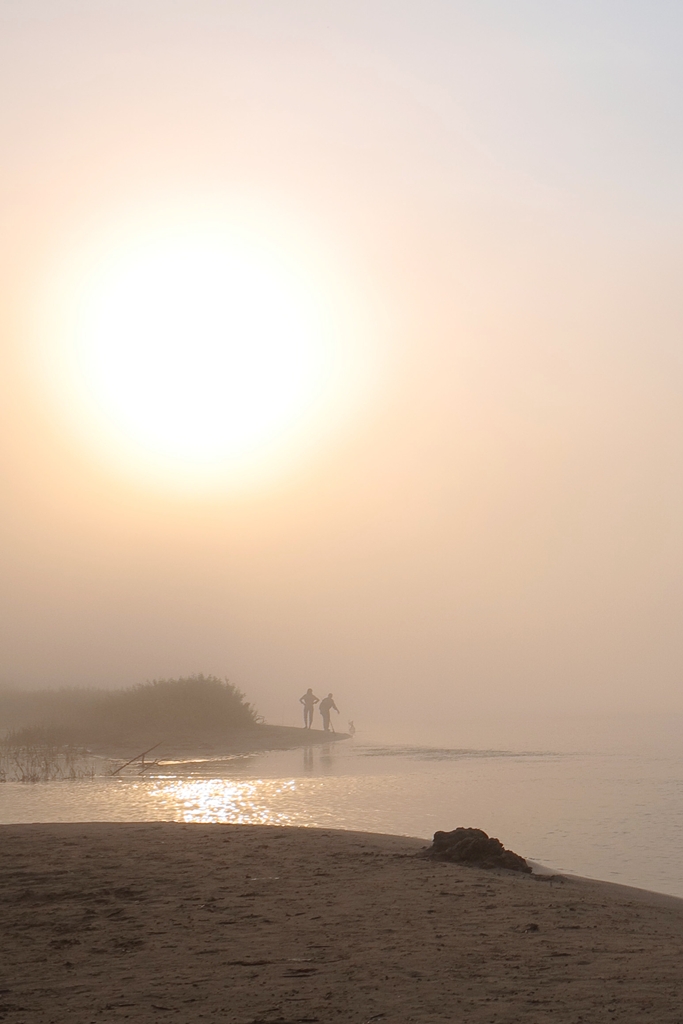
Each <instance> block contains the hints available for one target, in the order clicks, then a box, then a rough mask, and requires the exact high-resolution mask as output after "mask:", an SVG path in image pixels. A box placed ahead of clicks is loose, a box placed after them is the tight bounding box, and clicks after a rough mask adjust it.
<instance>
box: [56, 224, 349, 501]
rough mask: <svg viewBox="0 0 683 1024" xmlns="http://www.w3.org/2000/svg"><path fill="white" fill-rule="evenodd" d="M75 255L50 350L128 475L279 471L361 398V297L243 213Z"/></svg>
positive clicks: (64, 394) (70, 399) (127, 237)
mask: <svg viewBox="0 0 683 1024" xmlns="http://www.w3.org/2000/svg"><path fill="white" fill-rule="evenodd" d="M66 265H67V267H68V269H67V270H66V271H65V269H64V266H63V267H62V268H61V271H60V273H59V274H58V275H57V278H58V280H56V281H55V282H53V286H52V289H51V293H52V301H48V302H47V304H46V306H47V316H46V317H44V318H43V325H42V327H43V329H42V332H41V334H42V342H43V344H42V362H43V365H44V366H45V367H47V368H48V369H49V373H48V376H49V379H50V382H51V390H52V393H53V397H56V398H58V399H59V401H60V404H61V407H62V410H63V411H66V412H67V413H68V417H69V419H70V420H71V422H72V425H73V426H75V428H76V429H77V431H78V432H79V433H80V435H81V437H82V438H83V439H84V440H85V439H87V441H88V443H89V444H90V445H91V447H92V446H93V444H94V446H95V447H96V449H97V451H98V452H99V454H100V455H104V456H106V457H108V458H109V459H112V458H113V459H114V460H116V461H117V462H119V464H124V465H125V466H127V468H128V469H129V470H130V471H131V472H135V473H137V474H140V473H142V474H143V475H146V476H147V477H148V478H150V479H160V478H164V479H166V480H167V481H175V482H176V483H187V482H194V483H201V482H205V483H206V482H214V483H215V482H219V481H223V482H225V481H226V480H229V479H233V480H234V479H236V478H239V477H244V476H245V475H247V476H248V475H252V476H253V475H254V474H255V473H256V474H258V473H259V472H264V471H265V470H266V469H267V468H268V467H269V471H271V472H272V471H275V470H276V469H277V467H278V466H281V465H282V463H283V462H287V461H288V460H290V461H291V458H292V457H293V456H294V455H295V454H296V452H297V451H299V452H300V451H302V450H304V449H306V448H310V446H311V444H315V443H317V441H319V439H320V438H321V437H322V436H324V435H325V434H326V433H329V431H330V429H331V428H334V427H335V425H338V423H339V421H340V418H343V415H344V410H345V412H346V413H348V411H349V410H350V408H351V406H352V405H353V404H354V401H355V398H354V395H355V397H357V392H358V387H357V384H358V379H359V372H358V371H359V367H360V366H361V364H362V362H363V356H362V354H361V349H360V347H359V344H358V343H359V340H360V335H361V332H360V331H359V326H360V325H359V322H358V318H357V317H356V319H355V322H354V316H353V314H352V309H353V307H354V303H353V301H350V300H349V295H348V293H347V294H343V289H340V287H339V279H338V276H335V275H334V274H333V273H330V272H329V271H328V270H327V269H326V268H325V266H324V261H323V260H321V259H320V258H317V259H316V254H315V253H311V252H310V251H306V249H305V247H302V246H301V245H297V244H289V245H287V241H286V240H285V239H283V238H282V237H281V236H277V235H274V236H269V234H268V232H264V231H263V230H262V229H260V230H255V229H254V228H253V227H251V228H245V226H244V224H235V223H225V222H223V223H216V222H215V221H212V222H211V223H199V224H197V223H192V224H189V225H188V224H182V225H178V224H172V225H170V226H169V225H164V226H161V227H160V226H159V225H156V226H155V229H154V230H147V231H140V229H139V227H137V228H136V230H132V231H129V232H123V233H122V232H121V231H119V232H118V234H117V237H116V241H115V242H112V240H111V239H110V240H109V244H106V243H103V242H100V244H99V245H97V246H94V247H91V248H90V249H89V250H88V249H87V247H86V250H85V251H81V252H80V253H79V254H78V256H77V258H76V259H75V260H74V259H72V260H71V261H66ZM46 341H47V346H46Z"/></svg>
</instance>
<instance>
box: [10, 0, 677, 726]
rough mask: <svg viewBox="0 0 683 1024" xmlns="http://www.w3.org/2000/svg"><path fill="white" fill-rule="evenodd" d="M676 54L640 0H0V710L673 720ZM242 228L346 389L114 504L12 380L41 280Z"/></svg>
mask: <svg viewBox="0 0 683 1024" xmlns="http://www.w3.org/2000/svg"><path fill="white" fill-rule="evenodd" d="M682 58H683V9H682V8H681V6H680V4H678V3H673V2H670V3H669V2H663V0H647V2H645V0H614V2H606V0H591V2H588V0H586V2H583V0H567V2H563V0H554V2H553V3H548V2H547V0H538V2H525V0H506V2H489V0H468V2H459V0H443V2H437V0H420V2H419V3H417V2H413V0H411V2H402V0H338V2H333V0H279V2H276V0H269V2H263V0H248V2H246V0H243V2H229V0H79V2H76V0H0V82H1V85H0V89H1V95H2V103H1V104H0V138H2V140H3V142H2V151H3V152H2V161H1V163H0V182H1V187H0V267H1V271H2V281H3V288H2V298H1V306H0V330H1V332H2V356H1V359H2V363H1V374H0V400H1V406H2V411H1V414H0V415H1V417H2V423H1V431H2V435H1V453H0V458H1V473H2V486H3V499H2V504H1V505H0V510H1V516H2V539H1V541H0V543H1V549H0V551H1V555H0V557H1V561H2V569H1V579H2V608H1V614H0V621H1V626H0V630H1V631H2V635H1V650H2V663H1V665H0V681H2V682H4V683H6V684H8V685H19V686H38V685H62V684H78V685H82V684H93V685H119V684H125V685H129V684H131V683H134V682H138V681H142V680H144V679H146V678H153V677H162V676H177V675H183V674H189V673H192V672H205V673H215V674H217V675H221V676H223V675H228V676H230V677H231V679H232V680H233V681H234V682H236V683H237V684H238V685H240V686H241V687H242V688H243V689H245V690H246V692H247V693H248V695H249V696H250V697H251V698H253V699H254V701H255V702H256V704H257V705H258V707H259V709H260V710H261V711H262V712H263V713H265V715H266V716H267V717H268V719H269V720H271V721H274V720H275V721H277V720H280V721H296V720H297V718H298V711H297V704H296V701H297V698H298V696H299V695H300V693H302V692H303V690H304V689H305V688H306V687H307V686H309V685H310V686H313V687H314V688H315V689H316V690H317V691H318V692H319V693H320V691H327V690H333V691H334V693H335V697H336V698H337V702H338V704H339V706H340V708H341V710H342V712H343V714H342V719H343V720H344V721H345V720H346V718H347V717H352V718H355V720H356V723H357V724H360V725H362V726H363V727H364V728H365V729H366V730H368V731H369V732H373V731H375V732H377V731H378V730H379V729H380V726H381V724H382V723H388V724H389V725H391V726H392V727H395V729H396V734H397V735H398V734H399V731H400V733H401V735H405V734H407V733H408V732H409V730H410V729H413V730H414V732H415V735H418V734H419V735H420V736H422V735H427V734H428V733H429V734H430V735H433V736H434V737H437V736H438V737H439V739H440V740H441V739H442V738H449V737H452V738H453V740H454V741H457V740H458V738H459V736H460V733H459V731H458V730H459V729H461V727H462V722H463V721H464V720H466V719H467V717H468V716H470V717H472V716H485V715H487V714H491V715H500V714H505V713H507V712H508V711H510V712H514V713H515V714H517V715H524V714H527V713H529V714H530V713H532V712H533V713H536V712H538V711H539V710H542V711H546V710H547V711H551V712H554V711H560V712H568V713H582V712H585V713H588V714H593V713H595V714H599V713H601V712H604V711H605V710H607V709H609V708H610V707H616V708H618V709H619V710H622V711H629V712H644V711H652V712H665V713H668V712H672V713H673V712H681V711H683V698H682V696H681V675H682V672H683V630H682V629H681V614H682V612H683V545H682V543H681V518H682V515H683V485H682V477H681V469H682V462H683V433H682V429H681V428H682V427H683V404H682V402H681V387H682V385H683V349H682V344H681V327H682V324H683V317H682V312H683V309H682V303H683V298H682V296H683V292H682V290H681V271H682V269H683V268H682V260H681V255H682V249H681V241H680V239H681V220H682V213H683V186H682V182H683V121H682V115H683V109H682V108H683V59H682ZM245 197H247V199H246V200H245ZM243 202H247V205H248V206H249V208H250V209H252V210H256V211H260V212H259V214H258V216H259V217H261V218H262V219H265V221H267V222H270V221H271V219H272V222H273V223H275V222H277V224H278V225H279V227H278V231H279V232H280V237H281V240H282V234H283V232H284V235H285V236H290V237H291V238H292V239H293V241H292V245H293V246H295V247H296V246H299V245H300V243H301V239H302V238H303V239H305V240H306V242H305V245H306V246H308V251H309V255H310V253H312V254H313V255H312V256H310V259H309V266H310V265H312V264H316V265H318V264H319V265H320V266H324V267H325V268H327V269H326V273H328V275H330V276H331V278H334V279H335V280H337V283H339V294H338V295H337V296H336V299H335V298H334V296H333V297H332V298H330V295H329V294H327V293H326V295H325V297H324V299H323V298H321V299H320V302H323V301H324V302H327V303H328V306H329V308H328V309H327V314H326V315H328V316H329V318H330V322H334V323H338V324H341V323H342V322H343V320H344V315H345V314H346V313H348V305H347V300H348V303H350V304H351V305H353V307H354V310H356V312H354V315H353V317H352V321H353V322H352V325H351V327H348V326H347V327H345V328H344V330H346V331H347V333H348V337H346V336H345V337H346V340H345V341H344V339H342V345H343V346H344V345H347V343H348V346H351V347H353V346H355V351H356V356H355V358H356V364H357V365H356V369H358V367H359V366H360V369H361V370H362V371H363V372H364V373H365V377H364V383H363V387H362V388H361V391H362V394H360V392H359V395H360V397H359V396H358V395H357V396H356V397H354V398H353V400H351V399H349V402H348V408H346V410H345V412H344V415H343V416H340V417H339V421H338V422H337V421H335V425H334V429H332V428H331V427H330V424H329V423H325V422H324V416H323V417H322V418H321V419H320V420H319V422H318V424H317V426H316V423H315V422H314V421H312V423H311V425H310V426H309V427H308V428H307V429H308V436H307V437H306V438H304V439H302V438H301V437H300V438H299V440H298V441H296V439H295V441H294V442H292V445H293V447H292V449H291V450H289V451H288V452H287V455H286V457H284V456H283V458H282V460H281V464H277V465H276V463H277V458H274V459H273V460H271V463H272V465H271V472H270V474H268V473H266V474H265V475H263V476H261V477H259V478H258V480H252V479H251V478H249V476H248V474H247V475H246V476H245V478H244V479H243V480H242V482H241V483H240V482H239V481H237V482H235V481H234V480H232V481H231V482H229V483H226V482H225V481H223V482H222V483H221V482H220V481H219V482H217V483H216V485H215V486H214V487H208V488H207V487H202V488H199V487H194V486H193V485H192V484H191V483H187V482H185V483H182V484H181V483H179V482H178V481H176V485H175V486H171V485H170V484H169V485H168V486H165V485H164V484H163V482H161V483H160V482H159V481H158V480H156V478H154V473H153V472H150V479H149V480H148V481H147V480H145V479H144V475H143V476H141V475H140V473H139V472H133V470H132V461H133V460H132V459H131V472H130V473H128V472H127V469H126V456H125V455H123V456H121V457H120V458H119V460H118V461H115V460H112V458H110V456H109V453H108V452H107V451H105V448H104V446H103V447H102V450H101V451H100V450H99V449H98V445H99V441H98V436H99V435H98V433H97V430H98V427H97V426H96V424H95V420H94V419H93V423H92V424H91V425H90V426H89V424H88V422H87V418H85V419H81V420H80V421H79V422H80V424H81V426H80V431H81V436H79V432H78V429H77V428H75V427H74V423H73V422H72V421H70V420H69V415H68V410H66V405H68V402H66V403H62V404H61V405H60V402H59V396H58V395H57V396H56V397H55V395H54V394H50V393H49V388H46V384H45V380H44V376H45V375H44V373H43V372H42V370H41V368H40V366H39V365H38V363H39V362H40V358H39V357H37V356H36V354H35V353H36V346H35V333H36V327H35V323H36V316H37V314H36V311H37V310H39V311H41V316H43V319H42V320H41V324H42V327H41V330H42V331H43V333H44V334H45V332H47V335H50V331H51V330H52V328H51V326H50V323H51V321H50V319H49V308H50V307H49V301H48V300H47V299H46V298H45V296H46V295H47V293H48V291H49V289H48V286H47V285H46V281H49V280H54V279H55V275H57V277H58V275H59V273H60V272H61V270H62V269H63V267H64V266H65V265H66V264H67V263H68V262H69V260H70V259H71V258H72V254H73V252H74V251H76V250H79V247H80V250H79V251H83V252H86V253H87V252H90V251H93V247H94V248H97V247H99V248H100V250H101V249H102V247H103V246H104V248H105V249H106V246H107V244H108V243H107V239H109V238H111V237H112V234H111V233H112V231H113V232H115V231H116V230H117V225H120V224H122V223H126V224H128V223H131V222H135V223H137V222H140V223H143V222H146V219H147V218H149V217H151V218H156V221H157V222H163V220H164V218H167V220H168V222H169V223H171V222H173V221H174V218H177V217H178V216H179V215H180V214H179V211H183V210H186V209H187V208H190V207H191V208H194V207H201V208H202V210H204V211H205V212H206V211H211V210H214V209H215V210H216V211H218V210H219V208H220V209H222V208H223V206H226V207H231V205H234V204H235V203H243ZM283 225H284V227H283ZM301 244H303V243H301ZM88 247H90V249H89V248H88ZM284 250H285V252H286V251H287V240H286V238H285V243H284ZM297 251H298V250H297ZM286 258H287V257H286V256H285V259H286ZM321 294H322V293H321ZM344 296H346V298H344ZM335 301H336V302H337V304H338V308H336V309H335V306H334V303H335ZM46 304H47V306H46ZM342 306H343V307H344V308H343V309H342ZM44 307H45V308H48V315H47V320H46V319H45V315H44V312H43V310H44ZM326 308H327V307H326ZM354 318H355V319H354ZM53 333H54V338H52V339H50V338H48V342H50V343H52V342H54V344H55V345H57V346H58V345H59V343H60V342H59V340H58V339H57V340H56V341H55V338H57V328H56V327H54V330H53ZM344 351H347V349H344ZM348 351H351V348H348ZM359 352H360V356H359V355H358V353H359ZM365 371H367V372H365ZM340 387H341V388H342V390H343V387H342V385H340ZM344 387H346V385H344ZM349 387H350V385H349ZM53 390H54V389H53ZM57 390H58V389H57ZM53 399H54V400H53ZM65 410H66V411H65ZM297 445H298V448H297ZM153 478H154V479H153ZM430 730H431V731H430Z"/></svg>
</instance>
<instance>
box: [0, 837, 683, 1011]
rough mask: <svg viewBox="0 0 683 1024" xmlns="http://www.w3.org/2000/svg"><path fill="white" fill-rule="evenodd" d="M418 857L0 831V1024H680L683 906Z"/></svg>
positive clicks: (381, 845) (251, 840)
mask: <svg viewBox="0 0 683 1024" xmlns="http://www.w3.org/2000/svg"><path fill="white" fill-rule="evenodd" d="M502 838H503V839H504V837H502ZM424 845H425V841H422V840H419V839H406V838H401V837H396V836H381V835H373V834H363V833H353V832H338V831H330V830H318V829H296V828H276V827H270V826H233V825H198V824H176V823H170V822H169V823H166V822H164V823H142V824H107V823H101V824H97V823H93V824H85V825H84V824H57V825H55V824H49V825H48V824H36V825H4V826H2V827H0V871H1V874H2V887H1V892H2V929H1V930H0V936H1V939H0V941H1V943H2V948H1V951H0V977H1V983H0V1020H2V1021H6V1022H8V1024H48V1022H49V1024H66V1022H68V1024H86V1022H93V1024H104V1022H109V1021H118V1020H129V1021H132V1022H139V1024H143V1022H148V1021H159V1022H166V1021H168V1022H174V1024H194V1022H196V1021H199V1020H207V1021H218V1022H225V1024H294V1022H297V1024H305V1022H311V1024H313V1022H316V1024H327V1022H332V1021H344V1022H347V1021H348V1022H354V1024H368V1022H374V1021H378V1022H380V1021H381V1022H386V1024H408V1022H421V1024H429V1022H444V1021H467V1022H496V1024H500V1022H510V1024H512V1022H522V1021H523V1022H525V1024H534V1022H539V1024H540V1022H548V1021H550V1020H552V1021H553V1022H554V1024H559V1022H568V1024H569V1022H571V1024H578V1022H581V1021H584V1022H586V1024H600V1022H603V1021H605V1022H606V1021H610V1022H611V1021H628V1022H634V1024H635V1022H636V1021H656V1022H658V1024H666V1022H671V1024H673V1022H677V1024H680V1022H681V1021H683V980H682V978H683V971H682V969H681V963H682V962H683V959H682V954H683V901H681V900H676V899H674V898H669V897H663V896H657V895H655V894H651V893H646V892H643V891H641V890H636V889H628V888H625V887H622V886H612V885H609V884H605V883H598V882H592V881H587V880H582V879H574V878H566V879H564V880H558V879H555V880H550V881H549V880H544V879H540V878H537V877H535V876H528V875H521V874H514V873H507V872H499V871H485V870H482V869H479V868H473V867H465V866H460V865H454V864H449V863H441V862H433V861H426V860H422V859H416V858H415V857H414V854H415V853H416V852H417V851H418V850H420V849H421V848H422V847H424ZM519 852H521V853H523V852H524V851H519Z"/></svg>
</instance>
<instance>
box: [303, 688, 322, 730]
mask: <svg viewBox="0 0 683 1024" xmlns="http://www.w3.org/2000/svg"><path fill="white" fill-rule="evenodd" d="M319 700H320V697H316V695H315V694H314V693H313V690H312V689H311V688H310V686H309V687H308V689H307V690H306V692H305V694H304V695H303V697H299V704H303V706H304V729H310V728H311V726H312V725H313V708H314V707H315V706H316V704H317V703H318V702H319ZM327 717H328V718H329V717H330V716H329V712H328V715H327Z"/></svg>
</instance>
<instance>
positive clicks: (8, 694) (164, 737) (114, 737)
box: [0, 675, 259, 749]
mask: <svg viewBox="0 0 683 1024" xmlns="http://www.w3.org/2000/svg"><path fill="white" fill-rule="evenodd" d="M258 721H259V719H258V716H257V714H256V712H255V710H254V708H253V707H252V705H251V704H249V703H248V702H247V701H246V699H245V696H244V694H243V693H242V692H241V691H240V690H238V689H237V687H235V686H233V685H232V683H229V682H228V681H227V680H221V679H217V678H216V677H215V676H204V675H195V676H189V677H187V678H184V679H155V680H153V681H152V682H148V683H141V684H139V685H138V686H131V687H130V688H128V689H125V690H95V689H76V688H69V689H61V690H33V691H28V692H22V691H19V690H4V691H2V690H0V735H3V734H4V737H5V739H9V740H11V741H12V742H15V743H16V742H20V743H27V742H28V743H37V742H44V741H45V740H46V739H48V740H49V741H50V742H59V743H72V744H79V745H85V746H88V747H92V748H98V747H100V748H103V747H107V746H119V747H120V746H126V747H128V746H131V747H138V746H139V747H140V749H143V748H144V747H145V746H146V745H151V744H153V743H159V742H175V743H177V742H182V741H184V740H195V741H196V740H203V739H206V740H208V741H210V740H215V739H218V738H220V736H221V735H224V734H225V733H226V732H230V731H233V730H236V729H246V728H249V727H253V726H254V725H255V724H256V723H257V722H258Z"/></svg>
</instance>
